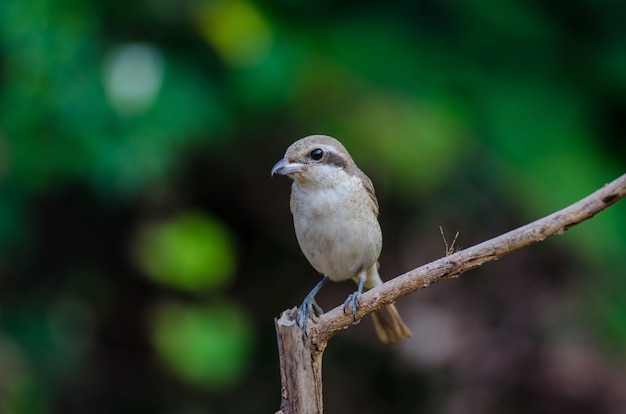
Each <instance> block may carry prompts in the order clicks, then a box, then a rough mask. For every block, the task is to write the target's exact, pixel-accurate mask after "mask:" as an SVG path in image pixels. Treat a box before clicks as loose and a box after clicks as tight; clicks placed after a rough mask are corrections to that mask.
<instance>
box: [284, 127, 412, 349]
mask: <svg viewBox="0 0 626 414" xmlns="http://www.w3.org/2000/svg"><path fill="white" fill-rule="evenodd" d="M274 174H282V175H287V176H289V177H290V178H292V179H293V183H292V187H291V200H290V207H291V212H292V214H293V219H294V228H295V231H296V237H297V239H298V243H299V244H300V248H301V249H302V252H303V253H304V255H305V257H306V258H307V259H308V261H309V262H310V263H311V265H312V266H313V267H314V268H315V269H316V270H317V271H318V272H320V273H322V274H323V275H324V278H323V279H322V281H321V282H320V283H319V284H318V285H317V286H316V287H315V288H314V289H313V290H312V291H311V293H309V295H307V297H306V298H305V300H304V302H303V304H302V305H301V306H300V308H299V310H298V323H299V325H300V326H302V327H303V328H305V329H306V323H307V319H308V318H309V316H310V313H311V312H317V309H319V307H318V306H317V304H316V303H315V294H316V293H317V292H318V291H319V289H320V288H321V286H322V285H323V284H324V283H325V281H326V280H328V279H329V280H332V281H335V282H339V281H344V280H349V279H352V280H354V281H355V282H356V283H357V285H358V289H357V291H356V292H354V293H353V294H352V295H350V296H349V297H348V299H347V300H346V302H345V304H344V311H346V312H350V311H351V312H352V313H354V312H355V311H356V308H357V307H358V304H359V298H360V295H361V292H362V291H363V290H368V289H372V288H373V287H376V286H379V285H381V284H382V283H383V282H382V280H381V279H380V276H379V274H378V257H379V256H380V251H381V249H382V232H381V230H380V225H379V224H378V200H377V199H376V195H375V192H374V186H373V184H372V181H371V180H370V179H369V177H367V175H365V174H364V173H363V171H361V170H360V169H359V168H358V167H357V165H356V164H355V163H354V161H353V160H352V157H350V154H349V153H348V151H347V150H346V148H345V147H344V146H343V145H342V144H341V143H340V142H339V141H337V140H336V139H334V138H332V137H329V136H325V135H311V136H308V137H306V138H302V139H301V140H298V141H296V142H294V143H293V144H292V145H291V146H290V147H289V148H287V151H286V152H285V156H284V158H283V159H281V160H280V161H278V162H277V163H276V164H275V165H274V167H273V168H272V175H274ZM374 324H375V326H376V332H377V333H378V336H379V338H380V340H381V341H382V342H384V343H391V342H395V341H398V340H400V339H403V338H407V337H409V336H411V332H410V331H409V329H408V328H407V327H406V325H405V324H404V322H402V319H401V318H400V315H399V314H398V311H397V310H396V308H395V306H394V305H393V304H392V305H388V306H386V307H385V308H382V309H380V310H379V311H377V312H375V313H374Z"/></svg>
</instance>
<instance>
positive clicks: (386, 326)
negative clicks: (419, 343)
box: [372, 304, 412, 344]
mask: <svg viewBox="0 0 626 414" xmlns="http://www.w3.org/2000/svg"><path fill="white" fill-rule="evenodd" d="M372 317H373V318H374V327H375V328H376V333H377V334H378V338H379V339H380V341H381V342H382V343H384V344H392V343H394V342H397V341H399V340H401V339H405V338H409V337H411V335H412V334H411V331H410V330H409V328H407V326H406V325H405V324H404V322H403V321H402V318H401V317H400V314H399V313H398V310H397V309H396V306H395V305H394V304H391V305H387V306H385V307H384V308H381V309H379V310H377V311H376V312H374V313H373V314H372Z"/></svg>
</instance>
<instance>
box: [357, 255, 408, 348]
mask: <svg viewBox="0 0 626 414" xmlns="http://www.w3.org/2000/svg"><path fill="white" fill-rule="evenodd" d="M382 284H383V281H382V279H381V278H380V275H379V274H378V263H374V265H373V266H372V267H370V268H369V269H367V278H366V282H365V286H364V287H365V290H370V289H373V288H375V287H376V286H380V285H382ZM372 317H373V318H374V327H375V328H376V333H377V334H378V338H379V339H380V341H381V342H382V343H383V344H392V343H394V342H398V341H399V340H401V339H405V338H410V337H411V335H412V334H411V331H410V330H409V328H407V326H406V325H405V324H404V322H403V321H402V318H401V317H400V314H399V313H398V310H397V309H396V306H395V305H394V304H393V303H392V304H391V305H387V306H385V307H384V308H381V309H379V310H377V311H376V312H374V313H373V314H372Z"/></svg>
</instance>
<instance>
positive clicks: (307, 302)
mask: <svg viewBox="0 0 626 414" xmlns="http://www.w3.org/2000/svg"><path fill="white" fill-rule="evenodd" d="M326 282H328V276H324V277H323V278H322V280H320V281H319V282H318V283H317V285H315V287H314V288H313V289H312V290H311V291H310V292H309V294H308V295H306V297H305V298H304V301H302V305H300V307H298V314H297V315H296V323H297V324H298V326H299V327H300V328H302V330H304V332H306V323H307V321H308V320H309V318H311V317H312V315H315V316H321V315H323V314H324V311H323V310H322V308H321V307H320V306H319V305H318V304H317V302H316V301H315V295H317V292H319V290H320V289H321V288H322V286H324V284H326Z"/></svg>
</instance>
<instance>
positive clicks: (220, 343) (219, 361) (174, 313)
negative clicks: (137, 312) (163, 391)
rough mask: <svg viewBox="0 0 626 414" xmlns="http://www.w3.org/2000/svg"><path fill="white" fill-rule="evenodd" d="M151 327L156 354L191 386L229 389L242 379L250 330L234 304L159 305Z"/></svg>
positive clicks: (248, 349) (249, 343)
mask: <svg viewBox="0 0 626 414" xmlns="http://www.w3.org/2000/svg"><path fill="white" fill-rule="evenodd" d="M152 326H153V332H152V340H153V345H154V347H155V349H156V351H157V354H158V355H159V356H160V357H161V359H162V360H163V362H164V363H165V364H166V365H167V366H168V367H169V368H170V369H171V370H172V371H173V372H174V373H176V374H177V375H178V376H179V377H181V378H182V379H183V380H185V381H188V382H190V383H192V384H194V385H198V386H206V387H210V388H225V387H228V386H230V385H232V384H233V383H235V382H236V381H237V380H238V379H239V378H241V375H242V374H243V373H244V371H245V368H246V367H247V365H248V361H249V356H250V351H251V348H252V335H251V330H250V327H249V324H248V321H247V320H246V318H245V316H244V315H243V314H242V313H241V311H240V310H239V307H237V306H235V305H231V304H227V303H221V304H219V305H210V306H190V305H182V304H179V303H175V302H167V303H162V304H160V305H159V306H158V307H157V309H156V312H155V314H154V320H153V325H152Z"/></svg>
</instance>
